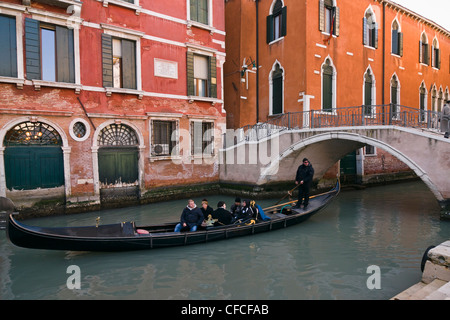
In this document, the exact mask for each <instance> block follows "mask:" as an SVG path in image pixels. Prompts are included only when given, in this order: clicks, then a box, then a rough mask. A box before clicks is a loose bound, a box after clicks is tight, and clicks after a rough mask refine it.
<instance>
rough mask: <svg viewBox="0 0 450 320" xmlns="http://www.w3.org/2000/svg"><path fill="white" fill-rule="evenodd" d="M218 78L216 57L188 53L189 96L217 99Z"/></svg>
mask: <svg viewBox="0 0 450 320" xmlns="http://www.w3.org/2000/svg"><path fill="white" fill-rule="evenodd" d="M216 76H217V67H216V58H215V57H213V56H207V55H201V54H194V53H193V52H191V51H188V52H187V85H188V88H187V89H188V96H192V97H208V98H216V97H217V78H216Z"/></svg>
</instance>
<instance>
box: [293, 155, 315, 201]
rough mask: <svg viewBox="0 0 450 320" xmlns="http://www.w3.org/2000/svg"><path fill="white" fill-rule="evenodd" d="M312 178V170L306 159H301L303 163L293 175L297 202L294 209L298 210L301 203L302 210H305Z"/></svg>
mask: <svg viewBox="0 0 450 320" xmlns="http://www.w3.org/2000/svg"><path fill="white" fill-rule="evenodd" d="M313 176H314V168H313V167H312V165H311V163H310V162H309V160H308V159H307V158H304V159H303V163H302V164H301V165H300V166H299V167H298V169H297V174H296V175H295V184H297V185H299V187H298V201H297V204H296V205H295V207H294V208H300V206H301V205H302V202H303V208H304V209H306V207H308V204H309V188H310V186H311V182H312V180H313Z"/></svg>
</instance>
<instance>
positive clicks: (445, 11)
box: [392, 0, 450, 31]
mask: <svg viewBox="0 0 450 320" xmlns="http://www.w3.org/2000/svg"><path fill="white" fill-rule="evenodd" d="M392 1H393V2H396V3H398V4H399V5H401V6H403V7H405V8H408V9H410V10H412V11H414V12H416V13H418V14H420V15H421V16H423V17H425V18H427V19H430V20H432V21H434V22H436V23H437V24H439V25H440V26H442V27H444V28H445V29H447V30H448V31H450V1H449V0H392Z"/></svg>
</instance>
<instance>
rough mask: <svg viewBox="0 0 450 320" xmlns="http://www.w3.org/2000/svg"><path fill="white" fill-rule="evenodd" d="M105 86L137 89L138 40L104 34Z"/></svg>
mask: <svg viewBox="0 0 450 320" xmlns="http://www.w3.org/2000/svg"><path fill="white" fill-rule="evenodd" d="M102 64H103V86H104V87H113V88H126V89H137V77H136V41H133V40H128V39H120V38H113V37H112V36H111V35H109V34H106V33H103V34H102Z"/></svg>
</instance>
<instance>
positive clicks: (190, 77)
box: [186, 51, 195, 96]
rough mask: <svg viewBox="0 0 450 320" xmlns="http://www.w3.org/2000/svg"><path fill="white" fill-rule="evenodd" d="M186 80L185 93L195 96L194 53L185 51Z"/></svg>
mask: <svg viewBox="0 0 450 320" xmlns="http://www.w3.org/2000/svg"><path fill="white" fill-rule="evenodd" d="M186 78H187V79H186V80H187V95H188V96H195V87H194V53H193V52H189V51H188V52H187V54H186Z"/></svg>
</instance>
